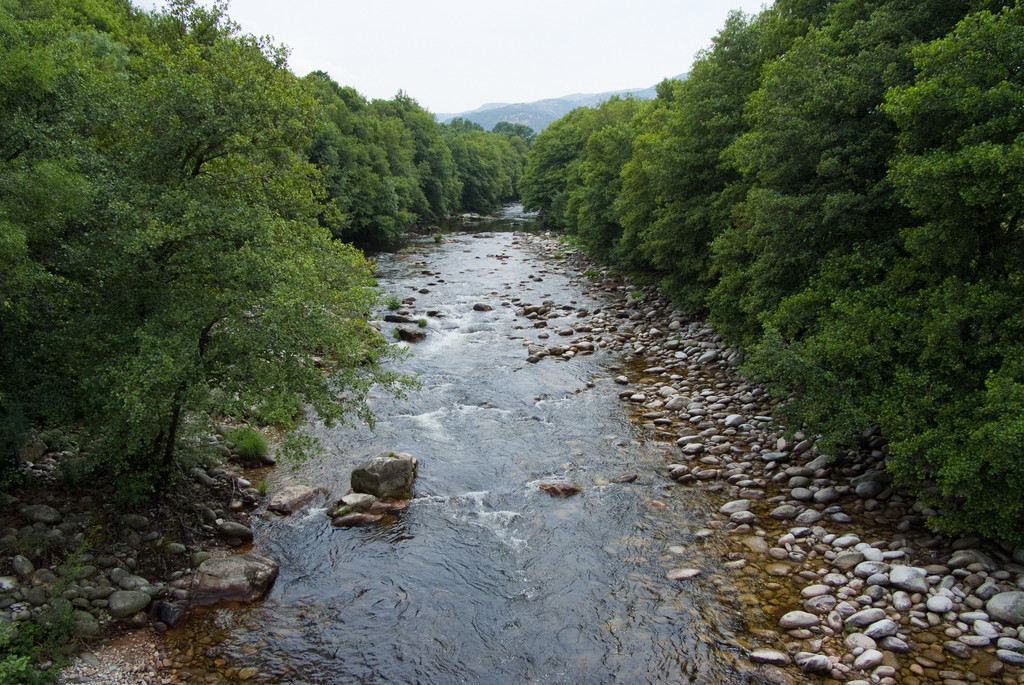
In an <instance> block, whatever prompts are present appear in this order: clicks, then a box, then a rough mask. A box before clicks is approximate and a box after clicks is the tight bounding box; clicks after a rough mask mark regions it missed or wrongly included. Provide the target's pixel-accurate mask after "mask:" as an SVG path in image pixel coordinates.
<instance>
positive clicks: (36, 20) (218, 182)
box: [0, 0, 533, 499]
mask: <svg viewBox="0 0 1024 685" xmlns="http://www.w3.org/2000/svg"><path fill="white" fill-rule="evenodd" d="M532 137H533V132H532V131H530V130H529V129H526V128H525V127H517V126H514V125H511V124H506V125H503V126H498V127H495V130H494V131H484V130H483V129H481V128H480V127H479V126H476V125H475V124H471V123H469V122H464V121H455V122H452V123H451V124H450V125H447V126H445V125H441V124H439V123H438V122H437V120H436V118H435V117H434V115H433V114H431V113H430V112H428V111H426V110H424V109H423V108H422V107H420V106H419V105H418V104H417V103H416V101H415V100H413V99H412V98H410V97H408V96H407V95H405V94H403V93H399V94H398V95H397V96H396V97H395V98H394V99H392V100H387V101H384V100H374V101H367V100H366V99H365V98H363V97H362V96H361V95H359V94H358V93H357V92H356V91H355V90H353V89H352V88H347V87H343V86H341V85H339V84H337V83H335V82H334V81H332V80H331V79H330V78H329V77H328V76H327V75H326V74H324V73H321V72H314V73H311V74H308V75H306V76H304V77H301V78H300V77H298V76H296V75H295V74H293V73H292V72H291V71H290V70H289V69H288V67H287V51H286V49H285V48H283V47H280V46H276V45H274V44H272V43H271V42H269V40H267V39H259V38H255V37H253V36H248V35H244V34H242V33H241V32H240V30H239V27H238V26H236V25H235V24H234V23H232V22H231V21H230V19H229V18H228V17H227V15H226V6H225V5H224V4H214V5H213V6H212V7H204V6H202V5H200V4H198V3H195V2H193V1H192V0H177V1H175V2H172V3H170V5H169V8H168V9H167V10H166V11H163V12H158V13H150V12H143V11H141V10H139V9H137V8H135V7H133V6H132V5H131V4H130V3H129V2H128V1H127V0H0V481H2V483H8V484H9V481H10V479H11V478H13V477H14V476H16V475H17V470H16V469H12V468H11V467H12V466H13V465H14V464H15V463H16V462H15V455H16V453H17V450H18V448H19V445H20V444H21V443H22V442H23V441H24V439H25V436H26V432H25V431H26V428H27V427H30V426H37V427H40V426H41V427H46V426H55V425H56V426H67V427H71V428H73V429H74V430H75V431H76V435H77V439H78V446H79V448H80V456H81V458H80V459H78V460H77V461H69V462H68V463H67V464H64V466H66V467H68V468H67V471H66V473H65V474H64V475H65V476H66V477H68V478H70V479H71V480H72V481H79V482H89V481H93V482H95V481H96V479H99V481H101V482H108V483H116V484H117V485H118V488H117V489H116V493H117V495H118V496H120V497H123V498H126V499H139V498H142V497H146V496H148V495H149V494H151V493H152V492H153V491H154V489H155V487H156V485H157V484H158V483H162V482H166V481H167V479H168V477H169V476H171V475H173V473H174V472H175V471H174V466H175V465H176V464H178V463H179V462H180V460H181V459H182V458H183V455H185V451H184V450H182V449H181V447H182V445H184V444H190V443H188V441H183V438H184V437H186V436H187V435H188V434H189V433H190V432H192V433H194V432H195V429H196V428H197V427H200V425H201V420H202V419H203V418H204V417H205V418H206V420H208V419H209V417H211V416H221V417H234V418H236V419H239V420H245V421H251V422H253V423H260V424H275V425H285V426H287V425H289V424H291V423H293V422H294V421H296V420H297V418H298V416H299V414H300V412H301V410H302V408H303V406H304V405H311V406H312V408H313V409H314V410H315V411H316V412H317V413H318V414H319V415H320V416H321V417H323V418H324V419H326V420H328V421H330V420H344V419H345V418H346V417H363V418H370V417H369V415H368V411H367V409H366V405H365V404H364V398H365V394H366V392H367V389H368V388H369V387H370V386H371V385H374V384H377V385H380V386H383V387H388V388H391V389H393V390H395V391H397V392H400V391H401V390H402V388H403V387H404V383H405V380H404V379H402V378H401V377H399V376H397V375H394V374H392V373H389V372H385V371H384V370H382V368H381V366H380V363H381V362H382V361H383V360H385V359H386V358H388V357H389V356H391V355H392V354H393V353H394V352H393V348H392V346H391V345H389V344H388V343H387V342H386V341H385V340H384V339H383V337H382V336H381V335H380V334H379V333H378V332H377V331H376V330H374V329H373V328H372V327H371V326H370V325H369V324H368V323H367V319H368V317H369V315H370V311H371V307H372V306H373V304H374V302H375V301H376V300H377V298H378V297H379V293H378V291H377V289H376V287H375V283H374V281H373V274H372V265H371V263H370V262H369V261H368V260H367V259H366V258H365V257H364V256H363V253H362V252H361V251H360V249H359V248H382V247H388V246H392V245H394V244H395V242H396V240H398V238H399V237H400V235H401V234H402V232H403V231H405V230H406V229H408V228H409V227H411V226H413V225H414V224H416V223H418V222H431V221H436V220H438V219H441V218H443V217H444V216H447V215H449V214H452V213H454V212H462V211H472V212H491V211H494V210H496V209H498V208H500V206H501V203H503V202H506V201H508V200H511V199H513V198H514V197H515V193H516V187H517V183H518V180H519V177H520V175H521V172H522V169H523V168H524V165H525V160H526V153H527V149H528V147H529V144H530V142H531V140H532ZM193 442H194V441H193Z"/></svg>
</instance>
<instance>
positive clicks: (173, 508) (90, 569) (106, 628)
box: [0, 430, 262, 683]
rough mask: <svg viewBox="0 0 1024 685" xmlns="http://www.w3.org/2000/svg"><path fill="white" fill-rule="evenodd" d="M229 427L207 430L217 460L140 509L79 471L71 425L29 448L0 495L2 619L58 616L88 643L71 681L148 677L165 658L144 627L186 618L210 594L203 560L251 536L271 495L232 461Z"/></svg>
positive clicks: (57, 621) (160, 627)
mask: <svg viewBox="0 0 1024 685" xmlns="http://www.w3.org/2000/svg"><path fill="white" fill-rule="evenodd" d="M224 433H226V430H221V431H219V432H218V433H217V434H214V435H210V436H206V437H205V438H203V439H202V442H205V443H207V445H208V450H207V453H208V455H210V461H209V462H208V465H206V466H203V465H200V464H198V463H197V465H195V466H193V467H192V468H191V469H190V470H188V471H187V472H186V473H183V474H182V478H181V480H180V482H178V483H177V484H176V485H175V487H174V489H173V490H172V491H170V492H168V493H165V496H164V497H162V498H161V499H160V501H159V503H158V504H156V505H152V506H149V507H146V508H142V509H138V510H135V511H131V512H126V511H125V510H124V509H123V508H121V507H119V506H118V505H117V504H116V501H117V497H116V495H115V493H114V491H113V490H112V489H111V486H110V485H104V484H103V483H102V482H90V481H91V480H94V479H81V478H78V477H77V476H76V475H75V470H74V469H75V467H76V465H78V464H81V463H82V462H81V456H80V455H79V453H78V449H77V446H76V445H75V444H74V442H73V441H72V440H70V439H69V438H68V436H66V435H62V434H58V433H56V432H51V433H49V434H46V435H43V436H38V437H37V439H35V440H33V441H32V442H31V443H30V444H29V445H28V446H26V447H25V448H24V449H22V450H21V453H20V455H19V457H20V460H21V467H22V469H23V471H24V473H23V478H22V485H21V486H20V487H18V488H16V489H13V490H11V491H10V492H9V493H7V494H6V495H4V497H3V500H2V501H0V520H2V521H3V529H2V530H0V621H2V622H5V623H14V622H17V623H22V624H26V625H28V624H32V623H37V624H41V625H47V626H49V627H50V628H51V629H53V628H55V627H56V628H57V629H59V630H64V631H66V632H67V634H68V637H69V638H71V639H72V640H73V641H74V642H73V643H72V644H71V645H69V646H70V647H74V646H75V645H76V644H77V645H78V646H79V647H85V646H87V647H88V649H89V650H90V651H88V652H85V653H83V654H82V655H81V657H80V658H79V659H78V660H77V662H76V663H75V665H74V667H73V668H71V669H69V670H67V671H65V673H64V675H63V677H62V681H63V682H112V683H113V682H125V683H128V682H131V683H134V682H151V681H150V678H151V677H154V676H155V673H156V671H157V670H159V669H160V668H163V667H164V666H165V663H164V662H165V658H164V655H161V654H160V653H159V650H157V649H156V648H155V646H154V645H153V644H151V643H150V644H146V645H145V646H140V645H141V644H143V643H144V640H140V637H139V636H141V635H147V634H148V635H150V636H152V635H153V634H154V633H162V632H165V631H166V630H168V629H169V628H173V627H174V626H176V625H178V624H179V623H181V622H182V621H183V620H184V618H185V616H186V613H187V612H188V611H189V609H190V608H191V607H192V606H193V605H195V602H194V601H193V599H194V598H195V597H196V596H203V597H208V596H209V592H210V590H209V588H208V587H207V583H206V582H205V581H204V580H203V579H204V578H207V579H208V578H209V576H208V574H204V573H203V572H202V569H204V568H205V567H206V566H208V565H210V564H212V563H215V562H216V561H217V560H218V558H219V557H224V556H225V555H228V554H229V553H232V552H237V551H242V552H244V551H246V550H247V548H248V547H249V546H250V545H251V542H252V530H251V529H250V527H249V526H250V514H251V512H252V511H253V510H254V509H255V507H256V506H257V505H258V504H259V503H260V501H261V499H262V498H261V497H260V493H259V491H258V489H257V488H255V487H253V484H252V482H250V481H249V480H247V479H246V478H245V477H243V476H242V475H241V472H240V470H239V468H238V467H235V466H232V465H231V460H233V459H236V458H237V457H238V455H236V454H234V453H233V451H232V448H231V445H230V443H229V442H227V441H226V440H225V438H224ZM213 455H219V456H220V457H222V458H223V459H225V461H223V462H220V461H217V460H216V459H215V458H214V457H213ZM254 474H255V475H256V476H257V477H258V476H259V472H258V471H257V472H254ZM251 475H252V474H251ZM232 558H234V557H232ZM204 565H206V566H204ZM211 568H212V567H211ZM142 628H145V629H146V631H142V632H139V633H137V634H136V635H135V636H133V637H126V635H127V632H126V631H131V630H138V629H142ZM150 631H152V632H150ZM122 642H123V648H122V647H115V646H114V645H118V644H121V643H122ZM39 667H40V668H41V669H43V670H45V669H46V668H48V667H49V664H47V663H43V664H39ZM154 682H159V680H157V681H154Z"/></svg>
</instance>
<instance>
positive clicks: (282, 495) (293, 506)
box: [267, 485, 316, 514]
mask: <svg viewBox="0 0 1024 685" xmlns="http://www.w3.org/2000/svg"><path fill="white" fill-rule="evenodd" d="M314 499H316V490H314V489H313V488H311V487H309V486H307V485H289V486H288V487H286V488H284V489H283V490H281V491H279V492H276V493H274V496H273V497H271V498H270V504H268V505H267V509H269V510H270V511H275V512H277V513H278V514H292V513H294V512H296V511H298V510H299V509H301V508H302V507H304V506H306V505H307V504H309V503H310V502H312V501H313V500H314Z"/></svg>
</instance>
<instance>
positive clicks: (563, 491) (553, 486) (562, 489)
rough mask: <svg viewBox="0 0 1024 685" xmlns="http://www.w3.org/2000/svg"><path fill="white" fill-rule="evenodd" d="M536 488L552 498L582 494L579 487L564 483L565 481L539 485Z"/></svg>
mask: <svg viewBox="0 0 1024 685" xmlns="http://www.w3.org/2000/svg"><path fill="white" fill-rule="evenodd" d="M538 487H539V488H540V489H541V490H543V491H544V492H546V493H548V494H549V495H551V496H552V497H569V496H571V495H575V494H577V493H579V492H582V489H581V488H580V487H579V486H576V485H573V484H572V483H566V482H565V481H558V482H555V483H541V484H540V485H539V486H538Z"/></svg>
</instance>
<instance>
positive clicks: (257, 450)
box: [225, 426, 270, 461]
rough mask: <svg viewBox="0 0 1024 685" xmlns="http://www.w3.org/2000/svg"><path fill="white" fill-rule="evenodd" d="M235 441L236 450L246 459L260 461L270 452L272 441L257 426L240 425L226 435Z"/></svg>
mask: <svg viewBox="0 0 1024 685" xmlns="http://www.w3.org/2000/svg"><path fill="white" fill-rule="evenodd" d="M225 437H226V438H227V439H228V440H229V441H231V442H232V443H234V445H235V451H236V452H238V455H239V456H240V457H242V459H245V460H246V461H259V460H261V459H262V458H263V457H265V456H267V454H269V453H270V443H269V442H268V441H267V437H266V436H265V435H263V433H260V432H259V431H258V430H256V429H255V428H250V427H249V426H239V427H238V428H235V429H233V430H231V431H230V432H229V433H228V434H227V435H226V436H225Z"/></svg>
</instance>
